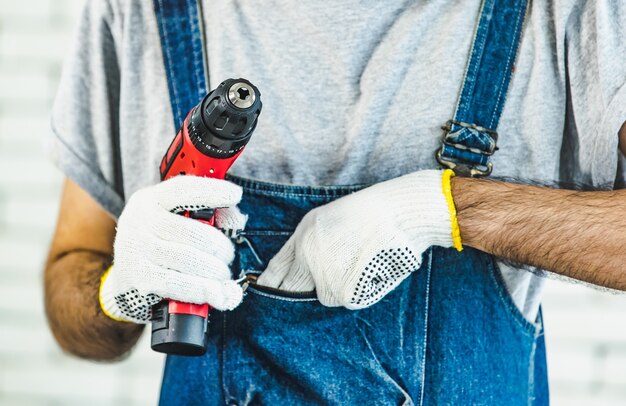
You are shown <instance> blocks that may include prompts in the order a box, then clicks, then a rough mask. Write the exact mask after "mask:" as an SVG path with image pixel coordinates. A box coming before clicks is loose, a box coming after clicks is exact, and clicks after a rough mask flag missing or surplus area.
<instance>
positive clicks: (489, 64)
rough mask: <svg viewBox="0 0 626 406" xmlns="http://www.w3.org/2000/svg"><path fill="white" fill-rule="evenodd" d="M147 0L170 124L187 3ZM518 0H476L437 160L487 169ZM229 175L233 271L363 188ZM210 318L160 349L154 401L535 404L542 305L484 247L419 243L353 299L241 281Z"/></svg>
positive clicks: (197, 45)
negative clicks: (397, 279)
mask: <svg viewBox="0 0 626 406" xmlns="http://www.w3.org/2000/svg"><path fill="white" fill-rule="evenodd" d="M154 4H155V11H156V14H157V21H158V23H159V32H160V35H161V42H162V45H163V56H164V62H165V67H166V72H167V75H168V85H169V90H170V96H171V99H172V100H171V103H172V110H173V112H174V120H175V121H176V123H175V127H176V128H177V127H178V126H179V125H180V123H181V122H182V121H183V119H184V117H185V114H186V113H187V112H188V110H190V109H191V108H192V107H193V106H194V105H195V104H196V103H197V102H198V101H199V100H200V99H201V98H202V96H204V94H205V93H206V89H207V87H208V85H207V82H208V73H206V72H205V71H204V66H207V64H206V62H205V61H204V58H205V56H206V55H204V51H203V49H204V47H203V44H202V35H201V34H202V30H201V24H200V23H199V18H198V8H197V6H198V4H197V3H196V0H171V1H170V0H154ZM525 9H526V1H525V0H500V1H496V0H484V2H483V8H482V11H481V18H480V22H479V24H478V27H477V30H476V37H475V40H474V45H473V50H472V53H471V58H470V61H469V63H468V69H467V73H466V77H465V82H464V85H463V91H462V94H461V97H460V100H459V105H458V106H457V111H456V113H455V118H454V120H452V121H451V122H450V123H449V126H448V132H447V133H446V135H445V137H444V145H443V147H442V151H440V152H439V154H438V155H439V159H440V161H443V162H453V163H455V164H456V165H457V169H462V168H470V169H471V168H478V169H477V170H483V171H486V170H487V169H489V170H490V164H489V161H488V159H489V155H490V153H492V152H493V150H494V149H495V132H493V131H491V130H489V128H491V129H495V128H496V127H497V122H498V119H499V116H500V113H501V112H502V106H503V105H504V96H505V94H506V89H507V88H508V83H509V80H510V72H511V69H512V64H513V61H514V57H515V53H516V50H517V45H518V42H519V38H520V32H521V26H522V21H523V17H524V14H525ZM181 44H182V45H181ZM205 75H206V76H205ZM261 91H262V89H261ZM494 95H498V96H497V97H496V96H494ZM483 96H484V97H483ZM485 117H487V118H485ZM468 123H469V124H468ZM483 126H484V127H485V128H483ZM483 130H484V131H483ZM164 148H165V146H164ZM470 172H471V171H470ZM229 180H230V181H232V182H234V183H237V184H239V185H241V186H242V188H243V190H244V194H243V199H242V201H241V203H240V205H239V207H240V209H241V211H242V212H244V213H247V214H249V220H248V224H247V226H246V230H245V231H244V233H243V237H245V240H246V243H242V244H238V246H237V255H236V258H235V261H234V264H233V277H240V276H241V274H258V273H260V272H262V271H263V269H265V267H266V266H267V263H268V261H269V260H270V259H271V258H272V257H273V256H274V254H276V253H277V252H278V250H279V249H280V248H281V247H282V245H283V244H284V243H285V242H286V241H287V239H288V238H289V236H290V235H291V234H292V233H293V231H294V230H295V228H296V226H297V225H298V223H299V221H300V220H301V219H302V217H303V216H304V215H305V214H306V213H307V212H308V211H310V210H311V209H313V208H315V207H318V206H321V205H324V204H326V203H329V202H331V201H332V200H334V199H337V198H340V197H342V196H345V195H346V194H349V193H351V192H354V191H357V190H359V189H360V188H362V187H363V186H330V187H309V186H291V185H278V184H271V183H265V182H259V181H252V180H247V179H242V178H238V177H234V176H231V177H229ZM367 220H368V219H363V220H362V221H367ZM209 323H210V324H209V330H210V334H209V345H208V351H207V353H206V354H205V355H204V356H202V357H181V356H168V357H167V362H166V366H165V372H164V376H163V384H162V388H161V404H162V405H219V404H226V405H239V404H242V405H243V404H256V405H286V404H289V405H291V404H297V405H300V404H345V405H356V404H359V405H360V404H376V405H394V404H395V405H398V404H403V405H412V404H420V405H422V404H424V405H425V404H432V405H470V404H471V405H526V404H547V403H548V386H547V373H546V361H545V346H544V341H543V329H542V322H541V316H539V317H538V319H537V321H536V323H530V322H528V321H527V320H526V319H525V318H524V316H523V315H522V314H521V313H520V312H519V310H518V309H517V307H516V306H515V304H514V302H513V301H512V299H511V297H510V295H509V294H508V292H507V289H506V286H505V284H504V281H503V280H502V277H501V274H500V272H499V270H498V268H497V264H496V262H495V260H494V258H493V257H491V256H490V255H487V254H485V253H483V252H480V251H477V250H474V249H472V248H469V247H466V248H465V249H464V251H462V252H460V253H459V252H457V251H456V250H454V249H443V248H440V247H433V248H431V249H429V250H428V251H427V252H426V253H425V254H424V261H423V265H422V267H421V268H420V269H419V270H416V271H415V272H413V273H412V274H411V275H410V276H409V277H408V278H407V279H406V280H405V281H404V282H402V283H401V284H400V285H399V286H398V287H397V288H396V289H394V290H393V291H392V292H391V293H389V294H388V295H387V296H385V297H384V298H383V299H382V300H381V301H380V302H379V303H377V304H375V305H373V306H371V307H369V308H366V309H363V310H358V311H353V310H347V309H345V308H343V307H340V308H337V307H335V308H329V307H325V306H322V305H321V304H320V303H319V302H318V301H317V300H316V296H315V294H314V293H311V292H305V293H294V292H285V291H280V290H276V289H271V288H267V287H263V286H258V285H255V284H254V283H251V284H250V285H249V286H248V288H247V290H246V293H245V296H244V300H243V302H242V304H241V305H240V306H239V307H237V308H236V309H235V310H233V311H229V312H218V311H215V310H213V311H212V312H211V313H210V316H209Z"/></svg>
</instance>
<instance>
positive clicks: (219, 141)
mask: <svg viewBox="0 0 626 406" xmlns="http://www.w3.org/2000/svg"><path fill="white" fill-rule="evenodd" d="M260 96H261V94H260V93H259V89H257V88H256V87H255V86H254V85H253V84H252V83H250V82H249V81H247V80H245V79H228V80H226V81H224V82H222V83H221V84H220V85H219V87H217V88H216V89H215V90H213V91H212V92H211V93H209V94H208V95H207V96H206V97H205V98H204V99H203V100H202V102H201V103H200V104H199V105H198V106H197V107H196V108H195V109H194V110H193V112H192V114H191V119H190V120H189V124H188V131H189V138H190V139H191V142H192V143H193V145H194V146H195V147H196V148H197V149H198V150H199V151H200V152H202V153H203V154H205V155H207V156H210V157H213V158H218V159H225V158H230V157H232V156H234V155H236V154H237V153H238V152H240V151H241V150H242V149H243V148H244V147H245V146H246V144H247V143H248V141H249V140H250V136H251V135H252V132H253V131H254V129H255V127H256V123H257V118H258V116H259V114H260V113H261V107H262V104H261V97H260Z"/></svg>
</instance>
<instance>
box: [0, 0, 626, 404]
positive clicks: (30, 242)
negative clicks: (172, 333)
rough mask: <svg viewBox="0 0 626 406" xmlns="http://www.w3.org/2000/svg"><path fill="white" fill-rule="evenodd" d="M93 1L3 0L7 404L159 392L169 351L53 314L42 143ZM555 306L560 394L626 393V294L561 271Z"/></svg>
mask: <svg viewBox="0 0 626 406" xmlns="http://www.w3.org/2000/svg"><path fill="white" fill-rule="evenodd" d="M93 1H96V0H93ZM146 1H148V0H146ZM81 4H82V0H33V1H28V2H26V1H17V0H0V405H49V406H53V405H86V404H88V405H90V406H99V405H150V404H156V402H157V398H158V390H159V381H160V378H161V368H162V364H163V358H162V357H161V356H160V355H158V354H156V353H153V352H151V351H150V350H149V343H148V341H147V340H146V339H147V338H148V335H144V337H143V340H142V341H141V342H140V343H139V345H138V347H137V349H136V351H135V352H134V353H133V355H132V356H131V357H130V358H129V359H127V360H126V361H123V362H121V363H117V364H97V363H92V362H87V361H82V360H78V359H76V358H73V357H70V356H67V355H65V354H63V353H62V352H61V351H60V350H59V348H58V347H57V346H56V344H55V342H54V340H53V339H52V337H51V335H50V333H49V331H48V329H47V326H46V321H45V318H44V313H43V303H42V302H43V300H42V284H41V280H42V266H43V262H44V259H45V255H46V250H47V246H48V243H49V240H50V235H51V233H52V229H53V226H54V223H55V219H56V212H57V208H58V203H57V201H58V198H59V191H60V185H61V180H62V176H61V174H60V173H59V172H58V171H57V170H56V169H55V168H54V167H53V166H52V165H51V164H50V163H49V162H48V161H47V160H46V158H45V156H44V154H43V153H42V147H41V143H42V135H43V134H45V133H46V132H47V131H48V113H49V109H50V103H51V100H52V97H53V96H54V93H55V89H56V86H57V82H58V78H59V74H60V69H61V63H62V59H63V57H64V55H65V52H66V51H67V44H68V40H69V38H70V36H71V33H72V29H73V27H74V25H75V21H76V17H77V15H78V12H79V10H80V7H81ZM544 317H545V321H546V330H547V344H548V352H549V355H548V363H549V365H548V367H549V371H550V382H551V390H552V402H553V404H555V405H588V404H594V405H623V404H626V297H625V296H618V295H609V294H603V293H599V292H597V291H593V290H590V289H589V288H586V287H583V286H574V285H570V284H566V283H563V282H550V284H549V287H548V289H547V292H546V296H545V301H544Z"/></svg>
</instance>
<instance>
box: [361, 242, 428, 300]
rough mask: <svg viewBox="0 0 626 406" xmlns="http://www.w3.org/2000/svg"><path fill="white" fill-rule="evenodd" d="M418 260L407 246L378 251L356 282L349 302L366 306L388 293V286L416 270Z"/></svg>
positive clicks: (418, 263)
mask: <svg viewBox="0 0 626 406" xmlns="http://www.w3.org/2000/svg"><path fill="white" fill-rule="evenodd" d="M419 266H420V262H419V260H418V259H417V257H416V256H415V255H414V254H413V251H411V250H410V249H409V248H408V247H404V249H402V248H395V249H387V250H383V251H380V252H379V253H378V254H376V256H375V257H374V258H373V259H372V260H371V261H370V262H369V263H368V264H367V266H366V267H365V269H364V270H363V273H362V274H361V276H360V277H359V281H358V282H357V284H356V287H355V290H354V294H353V296H352V300H351V304H353V305H357V306H358V307H367V306H370V305H371V304H373V303H375V302H377V301H378V300H379V299H380V298H381V297H382V296H384V295H385V294H387V293H388V291H389V286H390V285H393V284H394V283H396V282H397V281H398V279H402V278H404V277H405V276H406V275H408V274H409V273H411V272H413V271H415V270H417V269H418V268H419Z"/></svg>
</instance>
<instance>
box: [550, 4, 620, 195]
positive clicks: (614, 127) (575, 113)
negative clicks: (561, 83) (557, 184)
mask: <svg viewBox="0 0 626 406" xmlns="http://www.w3.org/2000/svg"><path fill="white" fill-rule="evenodd" d="M625 39H626V3H624V2H622V1H611V0H583V1H581V2H580V6H579V7H577V8H575V9H574V10H573V12H572V13H571V15H570V17H569V19H568V20H567V25H566V32H565V48H564V49H565V61H566V63H565V68H566V79H567V91H568V92H567V94H568V100H567V122H566V131H565V134H564V144H563V149H562V151H563V154H562V157H561V178H562V179H563V180H564V181H566V182H572V183H576V184H582V185H584V186H588V187H594V188H602V189H611V188H614V187H619V186H622V185H621V183H623V182H622V181H621V179H623V178H624V175H626V174H625V173H624V172H623V171H624V170H625V169H626V168H624V167H623V162H622V163H620V161H621V160H622V157H621V153H620V152H619V149H618V142H619V136H618V133H619V130H620V128H621V126H622V124H623V123H624V122H626V40H625Z"/></svg>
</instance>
